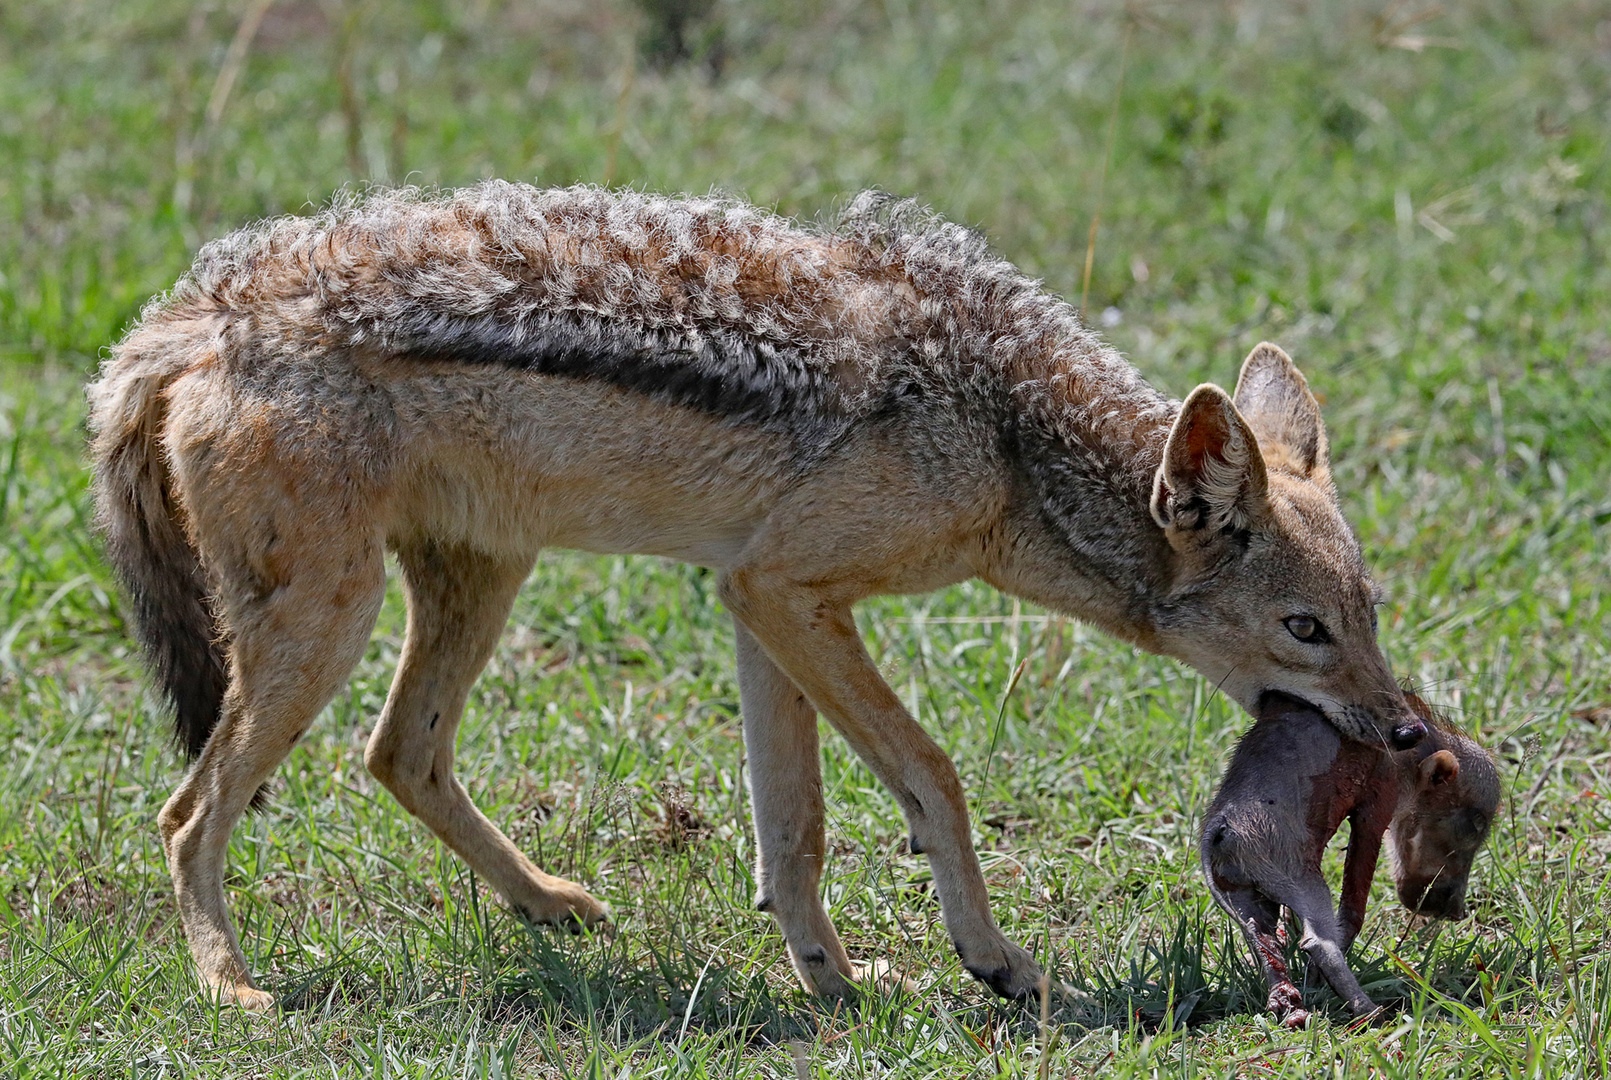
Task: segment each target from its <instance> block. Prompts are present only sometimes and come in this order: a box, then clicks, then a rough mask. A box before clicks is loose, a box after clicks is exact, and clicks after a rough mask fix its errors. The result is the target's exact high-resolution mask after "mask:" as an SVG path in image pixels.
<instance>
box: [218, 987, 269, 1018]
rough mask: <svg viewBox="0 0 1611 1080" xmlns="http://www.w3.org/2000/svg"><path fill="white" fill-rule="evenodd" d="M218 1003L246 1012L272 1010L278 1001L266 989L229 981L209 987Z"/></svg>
mask: <svg viewBox="0 0 1611 1080" xmlns="http://www.w3.org/2000/svg"><path fill="white" fill-rule="evenodd" d="M209 990H210V991H211V993H212V995H213V997H215V998H216V999H217V1000H218V1003H219V1004H220V1005H231V1006H234V1007H235V1008H237V1009H245V1010H246V1011H247V1012H259V1013H262V1012H273V1011H274V1009H275V1007H276V1006H277V1004H278V1002H277V1001H276V1000H275V997H274V995H273V994H271V993H269V992H268V991H267V990H259V989H258V988H257V987H255V986H251V985H247V984H237V983H229V984H222V985H215V986H212V987H209Z"/></svg>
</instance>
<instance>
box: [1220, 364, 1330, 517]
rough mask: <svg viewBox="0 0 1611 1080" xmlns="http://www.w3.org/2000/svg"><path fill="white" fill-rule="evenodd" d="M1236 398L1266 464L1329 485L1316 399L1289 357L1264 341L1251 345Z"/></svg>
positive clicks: (1324, 431) (1324, 446) (1238, 382)
mask: <svg viewBox="0 0 1611 1080" xmlns="http://www.w3.org/2000/svg"><path fill="white" fill-rule="evenodd" d="M1235 400H1236V407H1237V408H1238V409H1239V410H1241V413H1242V416H1243V417H1245V418H1246V420H1247V423H1248V426H1249V427H1251V428H1252V429H1253V431H1254V433H1255V434H1256V435H1258V437H1259V445H1260V446H1261V447H1262V448H1263V450H1264V454H1265V456H1266V457H1267V458H1268V459H1269V460H1270V464H1272V465H1277V464H1282V463H1284V464H1288V465H1289V466H1290V467H1291V468H1292V469H1293V470H1295V471H1296V472H1297V473H1298V475H1300V476H1305V477H1308V478H1310V479H1312V480H1315V481H1317V482H1320V483H1323V484H1326V485H1327V486H1328V487H1329V486H1330V483H1331V473H1330V468H1329V465H1328V463H1327V460H1326V426H1325V425H1324V424H1323V423H1321V421H1320V403H1319V402H1318V401H1316V400H1315V396H1314V394H1312V393H1310V391H1309V380H1307V379H1305V378H1304V377H1303V372H1301V371H1299V370H1298V366H1297V365H1296V364H1294V363H1293V362H1292V357H1290V356H1288V355H1287V354H1286V353H1285V352H1282V351H1281V349H1280V347H1279V346H1276V345H1271V344H1270V343H1269V342H1268V341H1263V342H1260V343H1259V344H1258V345H1256V346H1254V348H1253V351H1252V352H1250V353H1248V354H1247V359H1246V360H1244V361H1243V362H1242V375H1241V377H1240V378H1239V379H1237V380H1236V395H1235Z"/></svg>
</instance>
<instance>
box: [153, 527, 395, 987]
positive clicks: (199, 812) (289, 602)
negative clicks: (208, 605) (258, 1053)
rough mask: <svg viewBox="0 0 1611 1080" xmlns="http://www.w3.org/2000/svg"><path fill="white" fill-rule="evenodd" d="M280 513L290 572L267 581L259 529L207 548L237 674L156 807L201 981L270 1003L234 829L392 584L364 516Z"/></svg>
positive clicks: (325, 695) (356, 649) (355, 651)
mask: <svg viewBox="0 0 1611 1080" xmlns="http://www.w3.org/2000/svg"><path fill="white" fill-rule="evenodd" d="M279 524H280V526H281V527H280V528H278V529H277V530H274V531H273V532H272V533H271V534H270V535H272V537H273V541H272V542H273V543H274V544H275V545H276V550H275V554H277V555H279V556H280V563H279V565H281V566H283V567H286V568H288V570H287V573H288V577H287V578H286V579H284V580H282V581H280V582H278V583H277V585H276V587H274V588H272V589H270V590H268V591H267V592H264V591H263V590H262V587H261V582H260V581H254V580H253V577H252V573H251V572H250V571H248V570H247V569H246V564H245V563H244V562H243V560H242V553H243V552H244V551H245V550H246V548H247V547H248V546H249V544H250V543H251V541H250V540H244V539H242V538H240V537H239V536H237V535H232V536H231V537H230V540H229V543H230V544H232V545H239V550H230V551H213V552H210V553H209V555H210V560H209V561H210V562H211V564H212V565H213V567H214V570H215V574H216V575H217V576H218V577H219V579H220V582H221V587H220V594H221V596H220V601H221V604H222V606H223V608H224V613H225V618H226V621H227V624H228V626H229V628H230V633H231V644H230V650H229V663H230V680H231V681H230V686H229V690H228V692H227V693H226V695H225V698H224V708H223V715H222V717H221V719H220V721H219V724H218V726H217V727H216V728H215V729H214V730H213V732H212V735H211V736H210V737H209V738H208V740H207V744H206V746H205V748H204V749H203V750H202V753H201V756H200V757H199V758H198V759H197V760H196V763H195V765H193V766H192V767H191V769H190V771H189V772H188V773H187V774H186V775H185V778H184V781H183V782H182V783H181V784H180V785H179V788H178V790H176V791H175V792H174V793H173V796H172V797H171V798H170V799H169V800H168V802H167V804H166V805H165V806H163V808H162V812H161V813H160V814H159V815H158V818H157V821H158V825H159V827H160V829H161V833H162V844H163V850H164V851H165V852H166V853H167V857H168V869H169V872H170V873H171V874H172V875H173V886H174V900H175V903H176V904H177V906H178V908H179V916H180V919H181V921H182V923H183V925H184V930H185V940H186V941H187V942H188V943H189V945H190V950H191V953H192V955H193V956H194V957H195V961H196V969H197V972H198V974H199V975H200V977H201V980H202V982H203V984H204V985H205V986H206V987H207V988H208V990H209V991H210V992H211V993H213V994H214V995H216V996H217V997H218V998H219V999H221V1000H222V1001H224V1002H226V1003H230V1004H237V1005H242V1006H245V1007H247V1008H253V1009H268V1008H272V1007H273V1005H274V998H273V996H272V995H270V994H268V993H265V992H264V991H262V990H260V989H258V987H257V985H256V984H255V983H254V982H253V981H252V977H251V973H250V972H249V971H248V969H247V965H246V958H245V955H244V954H243V953H242V952H241V947H240V941H239V939H238V937H237V936H236V934H235V928H234V925H233V924H232V923H231V921H230V917H229V911H228V908H227V907H226V905H225V901H224V883H223V877H224V860H225V857H226V855H227V853H228V850H229V836H230V832H231V830H232V829H233V828H234V826H235V823H236V821H238V820H239V818H240V816H241V814H242V813H243V812H244V811H245V810H246V807H247V805H248V804H249V803H250V802H251V800H252V796H253V795H254V794H255V793H256V791H257V789H258V788H259V787H260V786H261V785H262V784H263V783H264V782H265V781H266V780H267V779H268V778H269V776H270V774H271V773H272V772H273V771H274V769H275V767H276V766H278V765H279V764H280V762H281V761H283V760H284V759H285V756H286V755H287V754H288V753H289V752H290V750H291V748H292V747H293V746H295V745H296V743H297V740H298V739H300V738H301V737H302V735H303V733H304V732H305V731H306V730H307V728H308V725H309V724H311V723H312V722H313V718H314V717H315V716H316V715H317V714H318V712H319V710H320V709H322V708H324V706H325V704H326V703H327V702H328V701H329V700H330V698H331V697H332V696H333V695H334V694H335V692H336V690H337V689H339V688H340V686H341V684H342V683H343V682H344V681H345V680H346V678H347V676H348V675H349V674H350V673H351V671H352V667H353V665H354V664H356V663H357V662H358V659H359V658H360V657H361V656H362V655H363V649H364V645H365V643H366V642H367V641H368V640H369V633H370V630H371V629H372V628H373V627H374V623H375V614H376V612H377V611H379V609H380V603H381V600H382V598H383V597H384V595H385V583H386V570H385V564H384V561H383V558H382V552H383V548H382V545H381V542H380V538H379V537H378V536H375V535H371V534H368V533H366V532H365V531H364V530H362V529H360V528H358V527H356V526H355V527H354V528H353V530H352V531H350V532H342V531H340V530H338V531H337V534H336V535H335V536H329V535H325V534H323V533H322V532H321V533H320V535H318V536H317V537H314V536H313V535H311V532H312V530H306V531H304V532H303V533H302V534H301V535H299V534H298V533H297V531H296V529H295V528H294V525H295V523H294V522H281V523H279ZM215 535H216V534H215ZM315 541H316V542H315ZM243 582H246V583H247V585H246V587H245V588H244V589H243V588H242V587H241V586H242V583H243Z"/></svg>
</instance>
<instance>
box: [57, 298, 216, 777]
mask: <svg viewBox="0 0 1611 1080" xmlns="http://www.w3.org/2000/svg"><path fill="white" fill-rule="evenodd" d="M214 333H215V328H214V327H213V326H210V325H208V323H207V320H205V319H203V320H197V321H195V322H188V321H181V320H172V319H167V318H164V317H163V314H162V313H158V314H157V315H156V317H155V318H154V319H152V320H150V321H149V322H148V323H147V324H146V325H143V326H138V327H136V328H135V329H134V330H133V331H131V332H130V333H129V335H128V336H127V337H125V338H124V339H123V341H121V342H120V343H119V344H118V345H117V346H116V347H115V348H114V349H113V351H112V356H111V358H110V359H108V360H107V361H106V362H105V363H104V364H103V365H102V367H101V373H100V378H99V379H98V380H97V381H96V382H94V383H92V384H91V385H90V388H89V399H90V418H89V427H90V432H91V443H90V452H91V456H92V458H93V460H94V468H95V485H94V486H95V505H96V521H97V525H98V526H99V528H100V531H101V534H102V536H103V537H104V538H105V542H106V555H107V559H108V560H109V561H110V562H111V564H112V568H113V569H114V570H115V571H116V572H117V576H118V580H119V581H120V582H121V583H122V585H123V588H124V589H125V590H126V591H127V593H128V596H129V599H130V601H131V604H132V607H133V615H134V633H135V637H136V638H137V639H138V640H139V642H140V645H141V647H142V648H143V649H144V650H145V654H146V658H147V660H148V661H149V663H150V665H151V669H152V672H153V674H154V675H155V677H156V681H157V683H158V685H159V686H160V687H161V688H162V691H163V693H164V694H165V695H166V697H167V698H168V701H169V702H170V704H172V706H173V710H174V726H175V737H176V739H177V741H178V744H179V747H180V749H182V750H183V751H184V752H185V754H186V755H187V756H188V757H191V758H195V757H196V756H197V755H199V754H200V753H201V749H202V747H203V746H205V745H206V743H207V736H208V735H209V734H211V732H212V730H213V728H214V727H215V726H216V725H217V723H218V717H219V713H220V710H221V709H222V707H223V701H224V689H225V687H226V686H227V685H228V681H229V675H228V671H227V661H226V660H225V657H224V649H223V642H222V634H221V632H220V628H219V626H218V625H217V622H216V620H215V619H214V617H213V613H212V611H211V610H210V608H209V605H208V601H207V595H208V587H207V579H206V575H205V574H204V573H203V571H202V567H201V560H200V558H199V556H198V555H197V553H196V549H195V548H194V547H192V546H191V543H190V539H189V537H188V536H186V534H185V529H184V527H183V524H182V523H181V521H180V512H179V503H178V501H177V498H176V494H175V490H174V478H173V476H172V474H171V473H170V471H169V467H168V459H167V456H166V455H165V453H164V451H163V446H162V428H163V420H164V417H165V414H166V410H167V394H166V391H167V389H168V386H169V385H170V384H171V383H172V382H173V381H174V380H175V379H176V378H178V377H179V376H180V375H181V374H183V373H184V371H185V370H186V369H188V368H189V367H190V366H191V365H192V364H194V363H196V362H197V361H198V360H200V359H202V358H204V356H205V354H206V353H207V352H208V351H210V350H211V349H212V348H213V347H214V345H213V342H214Z"/></svg>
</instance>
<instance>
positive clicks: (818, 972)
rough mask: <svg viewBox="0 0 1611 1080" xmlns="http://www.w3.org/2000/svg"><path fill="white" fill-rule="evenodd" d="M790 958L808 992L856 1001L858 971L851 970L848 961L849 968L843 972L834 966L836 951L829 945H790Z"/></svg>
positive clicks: (837, 966) (836, 965)
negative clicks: (856, 973) (856, 972)
mask: <svg viewBox="0 0 1611 1080" xmlns="http://www.w3.org/2000/svg"><path fill="white" fill-rule="evenodd" d="M789 959H790V961H792V962H793V964H794V970H795V973H796V974H797V975H799V976H800V982H801V984H802V985H803V986H804V987H805V988H806V992H807V993H810V994H815V995H817V996H818V997H825V998H839V999H842V1000H845V1001H850V1000H854V999H855V997H856V975H855V971H854V970H853V969H849V967H848V964H849V961H846V965H847V967H846V969H845V970H841V968H840V965H838V964H836V963H834V956H833V951H832V950H830V949H829V948H828V947H827V946H826V945H815V944H814V945H801V946H799V947H795V946H793V945H790V946H789Z"/></svg>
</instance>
